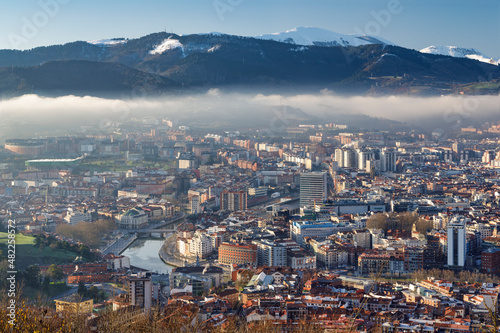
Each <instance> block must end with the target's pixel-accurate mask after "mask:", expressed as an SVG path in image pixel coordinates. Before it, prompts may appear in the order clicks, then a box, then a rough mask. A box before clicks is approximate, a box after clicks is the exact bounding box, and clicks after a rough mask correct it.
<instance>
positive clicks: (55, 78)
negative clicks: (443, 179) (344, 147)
mask: <svg viewBox="0 0 500 333" xmlns="http://www.w3.org/2000/svg"><path fill="white" fill-rule="evenodd" d="M438 51H439V52H440V51H441V50H437V51H434V50H430V51H429V52H424V51H423V50H422V52H419V51H416V50H411V49H406V48H402V47H399V46H397V45H393V44H392V43H391V42H389V41H386V40H383V39H380V38H378V37H375V36H365V35H342V34H337V33H334V32H328V31H326V30H322V29H317V28H296V29H293V30H289V31H287V32H285V33H278V34H269V35H262V36H257V37H242V36H234V35H226V34H220V33H211V34H193V35H177V34H173V33H166V32H159V33H153V34H150V35H147V36H144V37H141V38H137V39H125V38H117V39H107V40H97V41H89V42H84V41H76V42H72V43H68V44H64V45H53V46H46V47H37V48H34V49H31V50H26V51H20V50H0V95H2V96H18V95H22V94H27V93H37V94H40V95H51V96H57V95H62V94H74V95H85V94H90V95H96V96H117V95H120V96H124V95H125V96H129V95H132V96H133V95H137V94H140V95H145V94H148V95H157V94H163V93H170V92H184V91H186V92H189V91H192V90H194V89H199V88H203V89H205V88H213V87H218V88H227V89H231V88H238V89H241V88H249V89H257V90H263V91H271V90H273V89H275V90H285V91H292V90H295V89H301V90H304V89H305V90H307V89H310V90H314V91H319V90H321V89H324V88H327V89H330V90H332V91H334V92H343V93H344V92H348V93H356V94H417V95H443V94H456V93H469V92H474V93H488V94H498V89H499V84H498V80H499V79H500V69H499V67H498V66H496V65H493V64H490V63H485V62H481V61H477V60H474V59H469V58H471V57H469V56H470V55H471V54H472V53H469V54H466V55H465V56H466V57H452V56H450V55H449V54H448V55H441V54H437V53H439V52H438ZM433 53H436V54H433ZM475 54H477V52H476V53H475ZM485 82H487V84H485Z"/></svg>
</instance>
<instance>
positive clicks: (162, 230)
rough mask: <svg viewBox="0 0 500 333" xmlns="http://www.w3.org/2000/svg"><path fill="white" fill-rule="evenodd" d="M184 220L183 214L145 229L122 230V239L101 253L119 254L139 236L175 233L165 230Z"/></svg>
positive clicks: (173, 230) (171, 230)
mask: <svg viewBox="0 0 500 333" xmlns="http://www.w3.org/2000/svg"><path fill="white" fill-rule="evenodd" d="M184 218H185V214H182V215H178V216H174V217H173V218H171V219H169V220H165V221H162V222H160V223H155V224H151V225H150V226H148V227H147V228H142V229H133V230H122V232H123V233H125V234H124V235H123V236H122V237H120V238H119V239H117V240H115V241H114V242H113V243H111V244H109V245H108V246H107V247H106V248H105V249H104V250H103V251H102V253H103V254H110V253H113V254H116V255H118V254H120V253H122V252H123V251H125V250H126V249H127V247H129V246H130V244H132V243H133V242H134V241H135V240H136V239H137V238H138V237H139V236H152V235H156V234H159V235H160V236H161V235H165V236H167V235H169V234H172V233H174V232H175V228H174V227H172V228H171V229H169V228H167V226H170V225H173V224H175V223H177V222H179V221H182V220H183V219H184Z"/></svg>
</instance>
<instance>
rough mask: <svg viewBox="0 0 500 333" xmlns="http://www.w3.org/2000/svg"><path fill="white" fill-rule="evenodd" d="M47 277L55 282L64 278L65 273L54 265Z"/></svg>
mask: <svg viewBox="0 0 500 333" xmlns="http://www.w3.org/2000/svg"><path fill="white" fill-rule="evenodd" d="M47 276H49V277H50V278H51V279H52V280H54V281H59V280H61V279H62V278H63V277H64V272H63V271H62V269H61V268H60V267H59V266H57V265H56V264H52V265H50V266H49V268H48V269H47Z"/></svg>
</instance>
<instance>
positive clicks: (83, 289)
mask: <svg viewBox="0 0 500 333" xmlns="http://www.w3.org/2000/svg"><path fill="white" fill-rule="evenodd" d="M87 292H88V291H87V287H85V283H83V281H80V282H78V291H77V293H78V294H79V295H81V296H86V295H87Z"/></svg>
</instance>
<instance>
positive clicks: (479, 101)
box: [0, 89, 500, 139]
mask: <svg viewBox="0 0 500 333" xmlns="http://www.w3.org/2000/svg"><path fill="white" fill-rule="evenodd" d="M143 116H153V117H162V118H168V119H172V120H174V121H175V122H176V123H177V124H183V125H189V126H193V127H198V128H213V129H215V128H220V129H223V128H241V129H245V128H262V129H265V128H271V129H272V128H285V127H286V126H296V125H298V124H299V123H326V122H337V123H347V124H348V125H350V126H354V127H361V128H369V127H372V128H373V129H377V126H389V125H391V124H392V125H391V126H397V123H394V122H387V121H382V119H388V120H392V121H396V122H401V123H406V124H407V125H410V126H418V127H421V128H424V129H426V130H428V131H434V130H440V131H449V130H453V129H458V128H460V127H463V126H468V125H475V126H478V125H481V124H483V123H484V122H497V121H500V97H499V96H443V97H428V98H423V97H407V96H387V97H366V96H357V97H345V96H338V95H335V94H334V93H332V92H331V91H328V90H322V91H321V92H319V93H317V94H303V95H300V94H299V95H290V96H286V95H263V94H251V93H225V92H222V91H219V90H218V89H211V90H208V91H207V92H205V93H200V94H193V95H184V96H182V95H181V96H163V97H157V98H153V97H151V98H141V99H104V98H98V97H90V96H86V97H77V96H63V97H56V98H49V97H40V96H37V95H24V96H21V97H18V98H13V99H7V100H2V101H0V136H1V137H2V139H5V138H7V137H20V136H34V135H43V134H46V133H52V135H63V134H67V133H74V131H77V132H78V131H79V130H80V129H81V126H82V125H84V126H94V127H95V128H103V127H104V126H107V125H106V124H110V123H113V122H114V123H126V122H127V121H129V120H130V119H132V118H139V117H143ZM373 118H375V119H373ZM395 124H396V125H395ZM380 129H383V128H380Z"/></svg>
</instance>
